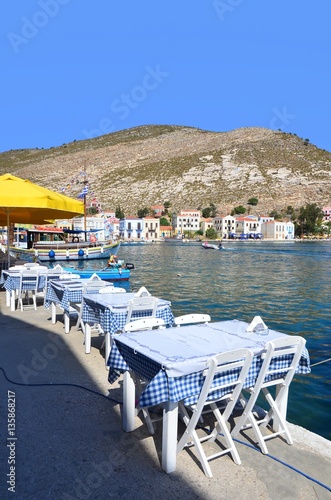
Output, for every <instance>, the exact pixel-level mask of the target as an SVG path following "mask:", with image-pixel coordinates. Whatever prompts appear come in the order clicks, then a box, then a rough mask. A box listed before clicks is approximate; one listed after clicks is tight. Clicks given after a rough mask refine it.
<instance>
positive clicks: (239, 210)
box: [231, 205, 246, 215]
mask: <svg viewBox="0 0 331 500" xmlns="http://www.w3.org/2000/svg"><path fill="white" fill-rule="evenodd" d="M245 212H246V208H245V207H243V206H242V205H239V206H238V207H234V209H233V210H232V212H231V215H239V214H244V213H245Z"/></svg>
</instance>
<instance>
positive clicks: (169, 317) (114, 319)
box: [82, 293, 174, 335]
mask: <svg viewBox="0 0 331 500" xmlns="http://www.w3.org/2000/svg"><path fill="white" fill-rule="evenodd" d="M133 297H135V294H134V293H121V294H109V295H107V297H106V296H105V295H104V296H100V294H94V295H91V296H86V295H84V298H83V310H82V321H83V322H84V323H91V324H96V323H97V324H99V325H100V326H101V328H102V329H103V331H104V332H110V333H111V334H112V335H114V334H116V333H117V332H119V331H122V330H123V328H124V325H125V323H126V317H127V306H128V302H129V300H131V299H132V298H133ZM148 315H149V312H148V311H146V312H144V311H142V312H140V313H134V314H133V316H132V319H138V318H143V317H146V316H148ZM156 317H157V318H161V319H163V320H164V322H165V324H166V326H167V327H169V326H172V325H173V321H174V316H173V313H172V311H171V303H170V302H169V301H167V300H163V299H159V303H158V307H157V310H156Z"/></svg>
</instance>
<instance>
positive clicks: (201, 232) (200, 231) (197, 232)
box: [195, 229, 203, 236]
mask: <svg viewBox="0 0 331 500" xmlns="http://www.w3.org/2000/svg"><path fill="white" fill-rule="evenodd" d="M195 234H197V235H198V236H203V231H202V229H198V230H197V231H196V232H195Z"/></svg>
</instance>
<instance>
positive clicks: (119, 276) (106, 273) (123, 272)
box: [63, 264, 134, 281]
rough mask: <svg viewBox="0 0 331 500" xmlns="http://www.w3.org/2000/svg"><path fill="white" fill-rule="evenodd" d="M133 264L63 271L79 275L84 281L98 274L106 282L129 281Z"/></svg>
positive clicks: (68, 268)
mask: <svg viewBox="0 0 331 500" xmlns="http://www.w3.org/2000/svg"><path fill="white" fill-rule="evenodd" d="M127 266H128V267H127ZM131 266H133V265H132V264H126V265H125V267H123V266H118V267H105V268H103V269H99V270H96V269H91V268H90V269H76V268H73V267H64V268H63V269H64V270H65V271H66V272H68V273H73V274H78V275H79V276H80V277H81V278H83V279H88V278H91V276H92V275H93V274H96V275H97V276H99V278H101V279H102V280H104V281H128V280H129V278H130V274H131V273H130V269H132V268H133V267H134V266H133V267H131Z"/></svg>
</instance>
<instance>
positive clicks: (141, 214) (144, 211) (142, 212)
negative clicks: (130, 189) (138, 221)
mask: <svg viewBox="0 0 331 500" xmlns="http://www.w3.org/2000/svg"><path fill="white" fill-rule="evenodd" d="M149 212H150V210H149V208H147V207H145V208H140V209H139V210H138V211H137V215H138V217H140V218H142V217H146V215H149Z"/></svg>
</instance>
